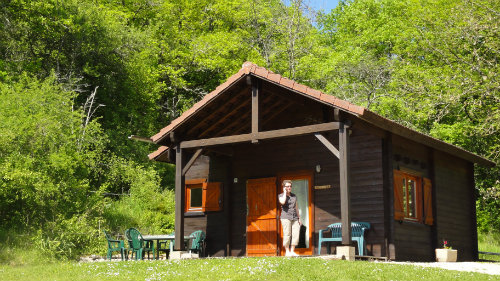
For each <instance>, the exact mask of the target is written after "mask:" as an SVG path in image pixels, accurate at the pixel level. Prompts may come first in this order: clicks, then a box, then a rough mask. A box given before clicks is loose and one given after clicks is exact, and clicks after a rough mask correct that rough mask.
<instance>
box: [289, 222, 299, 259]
mask: <svg viewBox="0 0 500 281" xmlns="http://www.w3.org/2000/svg"><path fill="white" fill-rule="evenodd" d="M291 230H292V241H291V243H292V245H291V246H290V252H291V253H292V255H294V256H297V254H296V253H295V246H297V245H298V244H299V238H300V224H299V221H292V222H291Z"/></svg>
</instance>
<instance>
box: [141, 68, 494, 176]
mask: <svg viewBox="0 0 500 281" xmlns="http://www.w3.org/2000/svg"><path fill="white" fill-rule="evenodd" d="M252 78H258V79H261V80H262V81H266V82H268V83H271V84H273V85H276V86H277V87H280V88H283V89H286V90H287V91H289V92H292V93H294V94H295V95H300V96H302V97H305V98H306V99H309V100H312V101H314V102H317V103H321V104H323V105H326V106H329V107H333V108H337V109H339V110H341V111H344V112H346V113H348V114H351V115H354V116H356V117H358V118H360V119H362V120H364V121H366V122H368V123H370V124H373V125H374V126H376V127H379V128H381V129H383V130H386V131H389V132H391V133H392V134H395V135H399V136H402V137H405V138H409V139H411V140H413V141H416V142H418V143H422V144H424V145H427V146H429V147H432V148H434V149H437V150H441V151H445V152H447V153H450V154H452V155H455V156H457V157H460V158H463V159H465V160H468V161H470V162H473V163H477V164H480V165H483V166H487V167H493V166H495V163H494V162H492V161H490V160H488V159H486V158H483V157H481V156H478V155H476V154H474V153H471V152H469V151H467V150H465V149H462V148H460V147H458V146H455V145H452V144H449V143H446V142H443V141H441V140H438V139H436V138H433V137H431V136H428V135H426V134H423V133H420V132H418V131H415V130H413V129H410V128H408V127H405V126H403V125H401V124H399V123H396V122H394V121H392V120H389V119H387V118H384V117H382V116H380V115H378V114H376V113H374V112H372V111H370V110H368V109H366V108H364V107H361V106H357V105H354V104H352V103H349V102H347V101H344V100H341V99H338V98H336V97H334V96H332V95H328V94H325V93H323V92H321V91H318V90H315V89H312V88H310V87H307V86H305V85H302V84H299V83H297V82H295V81H293V80H290V79H288V78H285V77H282V76H281V75H279V74H276V73H273V72H271V71H269V70H267V69H265V68H263V67H259V66H257V65H255V64H252V63H250V62H246V63H244V64H243V67H242V68H241V69H240V71H239V72H238V73H236V74H234V75H233V76H231V77H229V78H228V80H227V81H226V82H224V83H223V84H221V85H219V86H218V87H217V88H216V89H215V90H214V91H212V92H211V93H209V94H207V95H206V96H205V97H204V98H203V99H202V100H200V101H199V102H197V103H196V104H194V105H193V106H192V107H191V108H190V109H188V110H187V111H185V112H184V113H183V114H182V115H181V116H180V117H178V118H176V119H175V120H173V121H172V122H171V123H170V124H169V125H168V126H166V127H164V128H163V129H161V130H160V131H159V132H158V133H157V134H156V135H154V136H152V137H151V138H150V139H151V141H152V142H154V143H156V144H172V143H173V142H174V141H173V140H174V139H175V135H174V132H175V131H176V130H177V129H178V128H180V127H181V126H183V125H185V124H186V123H187V122H188V121H189V120H190V119H191V118H193V116H195V115H196V114H197V113H200V112H202V111H203V110H204V109H206V108H207V107H208V106H209V105H210V104H211V103H213V102H214V100H216V99H217V98H218V97H220V96H221V95H224V93H225V92H226V91H229V90H230V89H231V88H233V87H234V85H236V84H237V83H243V82H244V81H243V79H246V81H248V80H249V79H252ZM242 81H243V82H242ZM247 83H248V82H247ZM169 137H170V138H171V139H172V141H171V140H168V141H167V138H169ZM168 151H169V149H168V147H167V146H162V147H160V148H159V149H158V150H157V151H155V152H153V153H151V154H150V155H149V158H150V159H151V160H156V161H165V160H167V159H169V154H168ZM165 162H169V161H165Z"/></svg>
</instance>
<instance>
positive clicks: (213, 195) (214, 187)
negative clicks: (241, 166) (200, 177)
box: [203, 182, 222, 212]
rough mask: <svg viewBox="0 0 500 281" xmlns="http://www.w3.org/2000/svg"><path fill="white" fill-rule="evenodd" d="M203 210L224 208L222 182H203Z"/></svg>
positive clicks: (210, 210) (211, 210)
mask: <svg viewBox="0 0 500 281" xmlns="http://www.w3.org/2000/svg"><path fill="white" fill-rule="evenodd" d="M203 202H204V205H203V212H213V211H220V210H222V183H220V182H205V183H203Z"/></svg>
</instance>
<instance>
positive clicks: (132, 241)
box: [125, 228, 155, 260]
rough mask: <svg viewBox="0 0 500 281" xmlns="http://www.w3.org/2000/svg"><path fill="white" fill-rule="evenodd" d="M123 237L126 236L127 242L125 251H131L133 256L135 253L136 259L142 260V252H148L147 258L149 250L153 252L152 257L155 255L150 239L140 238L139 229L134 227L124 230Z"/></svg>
mask: <svg viewBox="0 0 500 281" xmlns="http://www.w3.org/2000/svg"><path fill="white" fill-rule="evenodd" d="M125 237H127V240H128V242H129V248H128V249H127V252H128V251H132V256H131V257H133V256H134V254H135V259H136V260H142V259H144V253H148V259H149V253H150V252H153V257H154V256H155V251H154V246H153V245H152V241H145V240H144V239H143V238H142V234H141V232H139V230H137V229H135V228H129V229H127V230H126V231H125ZM149 242H151V243H149ZM127 259H128V253H127Z"/></svg>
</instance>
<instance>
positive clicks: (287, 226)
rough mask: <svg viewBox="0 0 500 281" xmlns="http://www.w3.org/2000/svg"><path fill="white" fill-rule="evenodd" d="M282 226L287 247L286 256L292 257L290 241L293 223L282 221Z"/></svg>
mask: <svg viewBox="0 0 500 281" xmlns="http://www.w3.org/2000/svg"><path fill="white" fill-rule="evenodd" d="M281 226H282V227H283V247H285V250H286V255H287V256H289V255H290V250H289V247H290V240H291V235H292V225H291V221H290V220H287V219H282V220H281Z"/></svg>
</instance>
